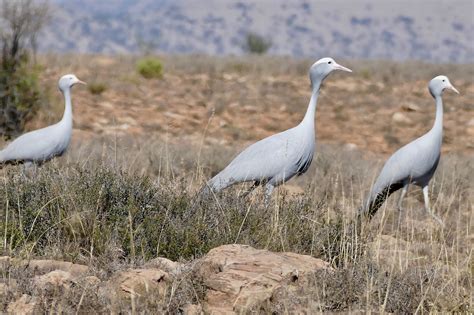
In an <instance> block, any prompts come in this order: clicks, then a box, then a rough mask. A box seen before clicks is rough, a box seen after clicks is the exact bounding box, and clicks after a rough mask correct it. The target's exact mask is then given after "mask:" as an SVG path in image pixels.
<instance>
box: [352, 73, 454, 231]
mask: <svg viewBox="0 0 474 315" xmlns="http://www.w3.org/2000/svg"><path fill="white" fill-rule="evenodd" d="M428 88H429V91H430V93H431V95H432V96H433V98H434V99H435V102H436V118H435V122H434V125H433V128H431V130H430V131H428V132H427V133H426V134H424V135H423V136H421V137H420V138H418V139H416V140H414V141H412V142H410V143H408V144H407V145H405V146H404V147H402V148H400V149H399V150H398V151H396V152H395V153H394V154H393V155H392V156H391V157H390V158H389V159H388V160H387V162H386V163H385V165H384V167H383V168H382V171H381V172H380V175H379V177H378V178H377V180H376V181H375V184H374V186H373V188H372V191H371V192H370V194H369V197H368V198H367V202H366V204H365V207H363V208H362V209H361V211H362V213H363V214H364V215H366V216H368V217H369V218H371V217H373V216H374V215H375V213H376V212H377V210H378V209H379V208H380V206H381V205H382V204H383V202H384V201H385V199H387V198H388V196H390V195H391V194H392V193H394V192H395V191H397V190H399V189H402V192H401V194H400V199H399V200H398V208H399V210H401V208H402V202H403V199H404V197H405V195H406V193H407V191H408V186H409V184H414V185H417V186H420V187H421V188H422V190H423V198H424V202H425V209H426V211H427V212H428V213H429V214H430V215H431V216H432V217H433V218H434V219H435V220H436V221H437V222H438V223H439V224H441V225H443V222H442V221H441V219H440V218H439V217H438V216H436V215H435V214H434V213H433V212H432V211H431V209H430V202H429V196H428V184H429V182H430V180H431V178H432V177H433V174H434V173H435V171H436V168H437V166H438V163H439V159H440V156H441V143H442V138H443V99H442V95H443V92H444V90H446V89H449V90H452V91H454V92H456V93H458V94H459V92H458V90H456V89H455V88H454V87H453V85H452V84H451V82H449V79H448V78H447V77H446V76H443V75H441V76H437V77H435V78H434V79H432V80H431V81H430V83H429V86H428Z"/></svg>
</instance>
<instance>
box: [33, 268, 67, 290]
mask: <svg viewBox="0 0 474 315" xmlns="http://www.w3.org/2000/svg"><path fill="white" fill-rule="evenodd" d="M34 283H35V284H36V286H37V287H38V288H40V289H43V290H45V289H52V288H62V289H69V288H70V287H71V284H72V283H73V280H72V276H71V274H70V273H69V272H67V271H63V270H54V271H51V272H49V273H47V274H44V275H41V276H36V277H35V278H34Z"/></svg>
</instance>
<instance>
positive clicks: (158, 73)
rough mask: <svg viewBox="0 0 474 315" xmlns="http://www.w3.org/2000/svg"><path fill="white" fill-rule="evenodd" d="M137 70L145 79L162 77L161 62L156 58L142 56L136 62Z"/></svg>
mask: <svg viewBox="0 0 474 315" xmlns="http://www.w3.org/2000/svg"><path fill="white" fill-rule="evenodd" d="M137 71H138V73H140V74H141V75H142V76H143V77H144V78H146V79H161V78H162V77H163V63H162V62H161V60H160V59H158V58H154V57H147V58H143V59H140V60H139V61H138V62H137Z"/></svg>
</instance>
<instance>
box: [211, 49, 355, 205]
mask: <svg viewBox="0 0 474 315" xmlns="http://www.w3.org/2000/svg"><path fill="white" fill-rule="evenodd" d="M334 70H342V71H348V72H352V70H350V69H348V68H346V67H343V66H341V65H339V64H338V63H336V61H334V59H332V58H322V59H320V60H318V61H316V62H315V63H314V64H313V65H312V66H311V68H310V70H309V77H310V80H311V89H312V91H311V98H310V101H309V105H308V109H307V110H306V114H305V116H304V118H303V120H302V121H301V122H300V123H299V124H298V125H297V126H296V127H293V128H291V129H288V130H286V131H283V132H281V133H278V134H275V135H272V136H270V137H267V138H265V139H263V140H260V141H258V142H256V143H254V144H252V145H250V146H249V147H247V148H246V149H245V150H243V151H242V152H241V153H240V154H238V155H237V156H236V157H235V158H234V160H233V161H232V162H230V164H229V165H228V166H227V167H226V168H224V169H223V170H222V171H221V172H220V173H219V174H217V175H216V176H214V177H213V178H212V179H211V180H210V181H209V182H208V183H207V188H206V189H205V190H206V191H207V192H209V191H210V190H212V191H213V192H219V191H221V190H223V189H225V188H227V187H229V186H231V185H234V184H237V183H242V182H254V184H253V186H252V187H251V188H250V190H249V191H248V192H247V193H249V192H250V191H252V190H253V189H254V188H255V187H257V186H260V185H264V186H265V201H266V202H268V200H269V197H270V195H271V193H272V191H273V189H274V188H275V187H276V186H278V185H280V184H282V183H284V182H286V181H288V180H290V179H291V178H292V177H294V176H295V175H301V174H303V173H305V172H306V171H307V170H308V168H309V166H310V165H311V161H312V160H313V155H314V151H315V144H316V143H315V123H314V117H315V112H316V105H317V100H318V96H319V91H320V88H321V84H322V82H323V80H324V79H325V78H326V77H327V76H328V75H329V74H330V73H331V72H333V71H334Z"/></svg>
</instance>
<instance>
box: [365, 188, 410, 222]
mask: <svg viewBox="0 0 474 315" xmlns="http://www.w3.org/2000/svg"><path fill="white" fill-rule="evenodd" d="M401 188H403V182H396V183H392V184H390V185H388V186H387V187H385V188H384V189H383V190H382V191H381V192H379V193H378V194H376V195H375V196H374V197H371V198H370V199H369V201H368V202H367V205H366V206H365V207H363V208H361V211H360V214H362V215H364V216H365V217H367V218H369V219H372V218H373V217H374V215H375V214H376V213H377V210H378V209H379V208H380V207H381V206H382V204H383V203H384V202H385V200H386V199H387V198H388V197H389V196H390V195H391V194H393V193H394V192H396V191H397V190H399V189H401Z"/></svg>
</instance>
